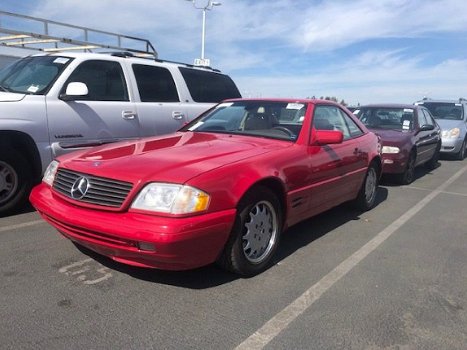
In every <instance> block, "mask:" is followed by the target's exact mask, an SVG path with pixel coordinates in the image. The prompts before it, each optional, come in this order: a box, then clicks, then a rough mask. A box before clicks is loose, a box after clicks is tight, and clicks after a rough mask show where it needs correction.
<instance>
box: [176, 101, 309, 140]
mask: <svg viewBox="0 0 467 350" xmlns="http://www.w3.org/2000/svg"><path fill="white" fill-rule="evenodd" d="M305 111H306V104H304V103H291V102H277V101H237V102H226V103H221V104H219V105H217V106H216V107H215V108H214V109H212V110H211V111H209V112H208V113H206V114H205V115H203V116H201V117H200V118H198V119H195V120H194V121H192V122H191V123H190V124H188V125H187V126H185V127H184V128H182V129H181V131H194V132H212V133H228V134H240V135H252V136H261V137H267V138H275V139H283V140H291V141H295V140H296V139H297V137H298V135H299V133H300V130H301V128H302V124H303V120H304V119H305Z"/></svg>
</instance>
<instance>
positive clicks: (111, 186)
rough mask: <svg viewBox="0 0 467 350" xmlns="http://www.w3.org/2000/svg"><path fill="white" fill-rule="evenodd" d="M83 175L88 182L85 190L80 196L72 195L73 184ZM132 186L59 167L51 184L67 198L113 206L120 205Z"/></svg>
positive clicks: (127, 183)
mask: <svg viewBox="0 0 467 350" xmlns="http://www.w3.org/2000/svg"><path fill="white" fill-rule="evenodd" d="M83 177H84V178H86V179H87V180H88V183H89V186H88V188H87V191H86V193H85V195H84V196H83V197H82V198H76V197H73V196H72V194H71V192H72V191H71V189H72V187H73V184H74V183H75V182H76V181H77V180H78V179H80V178H83ZM132 186H133V185H132V184H131V183H129V182H124V181H118V180H113V179H107V178H103V177H97V176H92V175H87V174H82V173H77V172H74V171H70V170H66V169H59V170H58V171H57V174H56V175H55V180H54V184H53V188H54V190H56V191H57V192H59V193H61V194H63V195H64V196H66V197H68V198H71V199H74V200H77V201H80V202H85V203H90V204H95V205H102V206H105V207H113V208H118V207H120V206H121V205H122V203H123V202H124V201H125V199H126V197H127V196H128V193H129V192H130V191H131V188H132Z"/></svg>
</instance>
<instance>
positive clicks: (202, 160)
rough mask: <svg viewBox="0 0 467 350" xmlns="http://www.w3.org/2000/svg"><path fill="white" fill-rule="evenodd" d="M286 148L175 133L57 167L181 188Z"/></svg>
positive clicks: (78, 156) (68, 159) (75, 156)
mask: <svg viewBox="0 0 467 350" xmlns="http://www.w3.org/2000/svg"><path fill="white" fill-rule="evenodd" d="M291 145H292V143H290V142H287V141H280V140H271V139H263V138H259V137H248V136H238V135H227V134H225V135H223V134H213V133H193V132H179V133H175V134H171V135H167V136H163V137H155V138H150V139H141V140H138V141H135V142H119V143H115V144H110V145H107V146H102V147H98V148H93V149H90V150H86V151H80V152H75V153H72V154H68V155H65V156H62V157H60V158H59V160H60V163H61V166H62V167H65V168H68V169H72V170H74V171H78V172H82V173H86V174H93V175H96V176H102V177H108V178H114V179H119V180H122V181H128V182H133V183H137V182H140V181H142V182H149V181H167V182H173V183H185V182H186V181H188V180H189V179H191V178H193V177H195V176H198V175H200V174H202V173H204V172H207V171H209V170H212V169H215V168H218V167H221V166H224V165H227V164H231V163H235V162H237V161H240V160H242V159H246V158H250V157H254V156H257V155H260V154H263V153H266V152H270V151H272V150H274V149H280V148H284V147H289V146H291Z"/></svg>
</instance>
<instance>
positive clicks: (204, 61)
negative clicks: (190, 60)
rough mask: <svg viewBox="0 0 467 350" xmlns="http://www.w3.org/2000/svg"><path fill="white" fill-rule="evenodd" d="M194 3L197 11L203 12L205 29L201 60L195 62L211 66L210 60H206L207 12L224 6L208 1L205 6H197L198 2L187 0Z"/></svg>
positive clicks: (202, 39) (202, 37) (202, 38)
mask: <svg viewBox="0 0 467 350" xmlns="http://www.w3.org/2000/svg"><path fill="white" fill-rule="evenodd" d="M186 1H190V2H192V3H193V7H194V8H195V9H197V10H203V29H202V33H201V60H199V61H198V60H195V64H196V63H198V64H200V65H206V66H209V60H207V59H205V58H204V42H205V40H206V11H210V10H211V9H212V8H213V7H214V6H220V5H222V4H221V3H220V2H217V1H212V0H208V2H207V4H206V5H205V6H201V7H199V6H196V0H186Z"/></svg>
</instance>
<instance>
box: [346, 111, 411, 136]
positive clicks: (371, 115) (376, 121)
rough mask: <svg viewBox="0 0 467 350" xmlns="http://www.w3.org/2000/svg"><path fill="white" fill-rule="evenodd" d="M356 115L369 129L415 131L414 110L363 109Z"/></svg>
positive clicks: (356, 112)
mask: <svg viewBox="0 0 467 350" xmlns="http://www.w3.org/2000/svg"><path fill="white" fill-rule="evenodd" d="M354 113H355V114H356V115H357V116H358V118H359V119H360V121H361V122H362V123H363V124H365V125H366V126H367V127H369V128H374V129H392V130H401V131H407V130H413V121H414V110H413V109H412V108H386V107H363V108H360V109H359V110H356V111H355V112H354Z"/></svg>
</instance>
